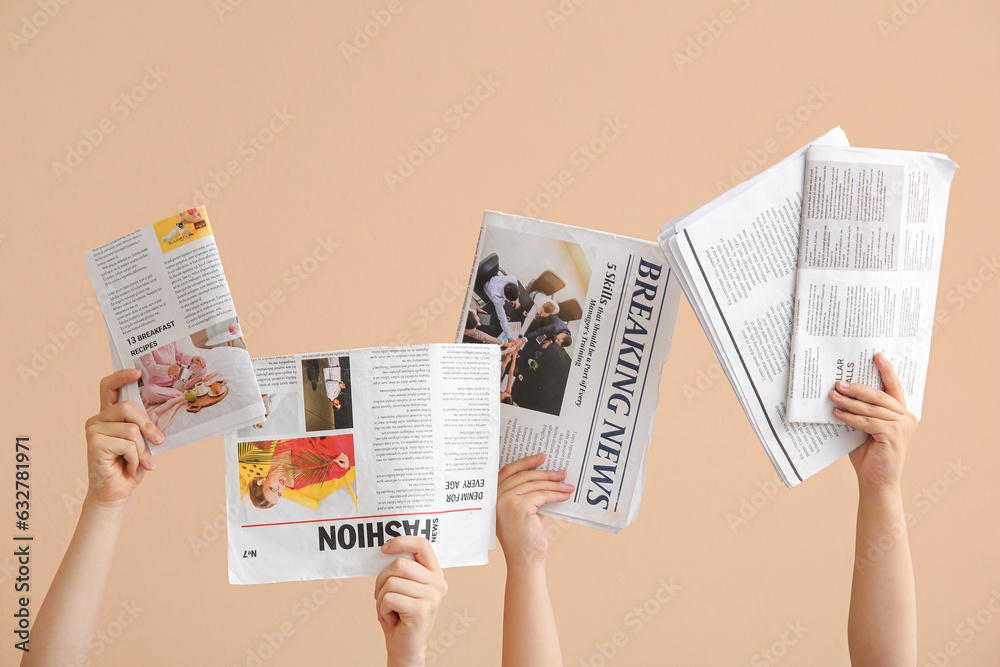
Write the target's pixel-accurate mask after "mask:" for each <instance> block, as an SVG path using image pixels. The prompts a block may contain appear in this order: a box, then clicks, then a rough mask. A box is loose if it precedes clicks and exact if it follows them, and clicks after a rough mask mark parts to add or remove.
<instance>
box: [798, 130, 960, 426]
mask: <svg viewBox="0 0 1000 667" xmlns="http://www.w3.org/2000/svg"><path fill="white" fill-rule="evenodd" d="M956 168H957V167H956V165H955V163H954V162H952V161H951V160H949V159H948V158H947V157H946V156H944V155H939V154H937V153H918V152H913V151H897V150H883V149H876V148H849V147H835V146H810V147H809V149H808V151H807V152H806V161H805V182H804V186H803V187H804V189H803V200H802V201H803V205H802V231H801V234H800V236H799V253H798V272H797V278H796V282H795V312H794V316H793V319H792V343H791V359H790V362H789V367H790V372H789V381H788V415H787V418H788V421H790V422H821V423H826V424H834V423H838V421H837V419H836V418H835V417H834V416H833V408H834V407H836V406H835V405H834V403H833V401H832V400H831V399H830V396H829V392H830V390H831V389H833V386H834V383H835V382H837V381H838V380H846V381H848V382H860V383H862V384H866V385H868V386H871V387H875V388H877V389H881V388H882V380H881V378H880V377H879V372H878V369H877V368H876V367H875V364H874V362H873V359H872V358H873V357H874V355H875V353H876V352H882V353H883V354H884V355H885V357H886V359H887V360H888V361H889V363H891V364H892V366H893V369H894V370H895V372H896V376H897V377H898V378H899V381H900V384H901V385H902V387H903V393H904V394H905V396H906V407H907V409H908V410H909V411H910V412H912V413H913V414H914V415H915V416H916V417H917V418H918V419H919V418H920V414H921V407H922V404H923V399H924V382H925V381H926V379H927V363H928V361H929V360H930V353H931V333H932V332H933V329H934V314H935V303H936V301H937V284H938V274H939V273H940V272H941V251H942V249H943V247H944V227H945V215H946V213H947V210H948V194H949V189H950V186H951V180H952V178H953V177H954V175H955V169H956Z"/></svg>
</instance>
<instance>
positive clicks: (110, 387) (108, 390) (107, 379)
mask: <svg viewBox="0 0 1000 667" xmlns="http://www.w3.org/2000/svg"><path fill="white" fill-rule="evenodd" d="M141 377H142V371H140V370H139V369H137V368H126V369H123V370H120V371H115V372H114V373H112V374H111V375H106V376H104V377H103V378H101V389H100V394H101V410H104V408H107V407H110V406H112V405H114V404H115V403H117V402H118V390H119V389H121V388H122V387H124V386H125V385H127V384H128V383H129V382H136V381H138V379H139V378H141Z"/></svg>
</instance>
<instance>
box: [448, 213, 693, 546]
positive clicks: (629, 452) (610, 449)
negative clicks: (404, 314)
mask: <svg viewBox="0 0 1000 667" xmlns="http://www.w3.org/2000/svg"><path fill="white" fill-rule="evenodd" d="M679 299H680V288H679V286H678V284H677V281H676V280H674V279H673V275H672V274H671V272H670V270H669V269H668V267H667V266H666V265H665V259H664V257H663V253H662V252H661V251H660V249H659V248H658V247H657V246H656V244H655V243H651V242H649V241H640V240H638V239H632V238H628V237H624V236H617V235H615V234H608V233H604V232H597V231H593V230H588V229H580V228H578V227H570V226H567V225H561V224H557V223H554V222H543V221H541V220H533V219H530V218H522V217H518V216H513V215H505V214H503V213H496V212H494V211H487V212H486V214H485V216H484V217H483V227H482V232H481V233H480V237H479V247H478V248H477V249H476V258H475V263H474V264H473V270H472V276H471V279H470V281H469V289H468V293H467V294H466V298H465V306H466V309H465V311H463V313H462V322H461V324H460V326H459V330H458V336H457V340H458V341H459V342H466V343H492V344H494V345H491V347H494V346H495V345H500V346H501V347H502V352H501V354H502V368H501V371H500V373H501V375H500V378H499V389H500V397H501V400H502V401H503V405H502V406H501V417H502V427H501V432H500V465H507V464H508V463H510V462H512V461H515V460H517V459H521V458H524V457H526V456H529V455H533V454H538V453H539V452H544V453H545V454H546V455H547V458H546V461H545V468H546V469H549V470H567V471H568V473H569V474H568V475H567V477H566V480H565V481H566V482H567V483H570V484H573V485H574V486H575V487H576V488H575V490H574V493H573V496H572V498H571V499H570V500H568V501H566V502H563V503H557V504H553V505H548V506H546V507H545V508H544V509H542V510H541V513H543V514H548V515H550V516H556V517H559V518H561V519H566V520H568V521H573V522H576V523H580V524H584V525H588V526H593V527H595V528H600V529H602V530H608V531H613V532H618V531H619V530H621V529H622V528H624V527H625V526H627V525H628V524H629V523H631V522H632V521H634V520H635V517H636V515H637V513H638V511H639V501H640V499H641V496H642V486H643V479H644V477H645V467H646V455H647V452H648V448H649V443H650V440H651V438H652V433H653V420H654V418H655V416H656V405H657V394H658V392H659V385H660V375H661V371H662V368H663V363H664V362H665V361H666V358H667V351H668V350H669V348H670V339H671V336H672V334H673V327H674V319H675V318H676V316H677V304H678V301H679ZM494 476H495V474H494Z"/></svg>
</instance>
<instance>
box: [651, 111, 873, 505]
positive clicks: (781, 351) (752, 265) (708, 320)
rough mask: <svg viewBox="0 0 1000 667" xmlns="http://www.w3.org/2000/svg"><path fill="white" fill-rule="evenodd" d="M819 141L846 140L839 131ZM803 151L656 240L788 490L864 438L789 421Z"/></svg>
mask: <svg viewBox="0 0 1000 667" xmlns="http://www.w3.org/2000/svg"><path fill="white" fill-rule="evenodd" d="M814 143H815V144H823V145H833V146H847V145H848V143H847V136H846V135H845V134H844V132H843V130H841V129H840V128H839V127H838V128H835V129H833V130H831V131H830V132H827V133H826V134H824V135H823V136H821V137H819V138H818V139H816V140H815V142H814ZM805 159H806V148H805V147H803V148H801V149H799V150H798V151H796V152H795V153H793V154H792V155H790V156H789V157H787V158H785V159H784V160H782V161H781V162H779V163H778V164H776V165H774V166H773V167H771V168H769V169H767V170H765V171H764V172H762V173H760V174H758V175H757V176H754V177H753V178H751V179H749V180H747V181H745V182H743V183H741V184H739V185H737V186H736V187H734V188H732V189H731V190H729V191H727V192H725V193H724V194H722V195H721V196H719V197H717V198H716V199H713V200H712V201H710V202H708V203H707V204H704V205H702V206H701V207H699V208H697V209H695V210H694V211H691V212H689V213H686V214H685V215H682V216H680V217H679V218H677V219H675V220H672V221H670V222H668V223H667V224H666V225H664V226H663V227H662V228H661V230H660V235H659V239H658V240H659V242H660V245H661V246H662V247H663V250H664V252H665V253H666V255H667V260H668V262H669V263H670V265H671V266H672V267H673V268H674V270H675V272H676V275H677V277H678V279H679V281H680V282H681V284H682V285H683V287H684V293H685V295H686V296H687V298H688V301H689V302H690V303H691V308H692V309H693V310H694V312H695V315H697V317H698V321H699V322H700V323H701V325H702V328H703V329H704V330H705V333H706V335H707V336H708V338H709V341H710V342H711V343H712V347H713V349H714V350H715V353H716V355H717V356H718V358H719V363H720V364H721V365H722V368H723V370H724V371H725V373H726V376H727V377H728V378H729V381H730V383H731V384H732V385H733V389H734V391H735V392H736V395H737V397H738V398H739V400H740V404H741V405H742V406H743V410H744V411H745V412H746V415H747V418H748V419H749V420H750V424H751V426H752V427H753V429H754V431H755V432H756V434H757V437H758V438H759V439H760V441H761V443H762V444H763V446H764V450H765V451H766V452H767V455H768V457H770V459H771V463H772V464H773V465H774V468H775V470H776V471H777V472H778V475H779V476H780V477H781V479H782V481H784V483H785V484H787V485H788V486H795V485H797V484H799V483H800V482H802V481H803V480H804V479H807V478H808V477H810V476H812V475H814V474H816V473H817V472H818V471H820V470H822V469H823V468H825V467H826V466H828V465H830V464H831V463H833V462H834V461H836V460H837V459H839V458H840V457H841V456H843V455H844V454H847V453H848V452H850V451H851V450H853V449H854V448H856V447H857V446H858V445H860V444H861V443H862V442H864V439H865V434H864V433H862V432H860V431H856V430H854V429H852V428H851V427H849V426H847V425H845V424H791V423H789V422H788V420H787V418H786V414H785V412H786V398H787V395H788V352H789V346H790V343H791V337H792V310H793V307H792V304H793V299H794V295H795V269H796V266H797V263H798V248H799V229H800V209H801V206H802V184H803V177H804V173H805Z"/></svg>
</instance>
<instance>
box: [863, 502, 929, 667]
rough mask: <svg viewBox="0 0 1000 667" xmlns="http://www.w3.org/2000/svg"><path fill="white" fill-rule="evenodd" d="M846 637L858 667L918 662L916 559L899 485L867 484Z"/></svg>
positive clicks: (879, 666)
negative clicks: (913, 553) (915, 586)
mask: <svg viewBox="0 0 1000 667" xmlns="http://www.w3.org/2000/svg"><path fill="white" fill-rule="evenodd" d="M847 638H848V645H849V647H850V653H851V662H852V664H853V665H854V667H868V666H876V667H888V666H895V665H907V666H908V667H912V666H913V665H914V664H915V663H916V661H917V605H916V591H915V588H914V581H913V563H912V561H911V559H910V543H909V538H908V536H907V530H906V516H905V512H904V511H903V499H902V494H901V492H900V490H899V489H898V488H882V487H876V488H873V487H867V486H865V485H864V484H863V483H862V486H861V490H860V496H859V500H858V527H857V537H856V544H855V560H854V581H853V585H852V588H851V609H850V616H849V618H848V622H847Z"/></svg>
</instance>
